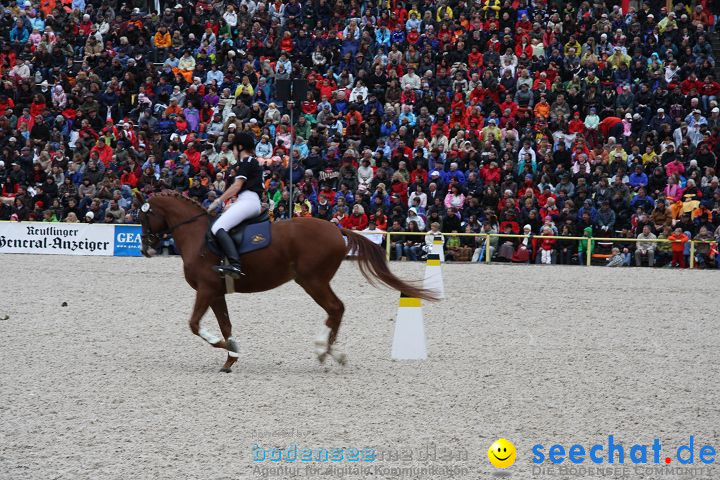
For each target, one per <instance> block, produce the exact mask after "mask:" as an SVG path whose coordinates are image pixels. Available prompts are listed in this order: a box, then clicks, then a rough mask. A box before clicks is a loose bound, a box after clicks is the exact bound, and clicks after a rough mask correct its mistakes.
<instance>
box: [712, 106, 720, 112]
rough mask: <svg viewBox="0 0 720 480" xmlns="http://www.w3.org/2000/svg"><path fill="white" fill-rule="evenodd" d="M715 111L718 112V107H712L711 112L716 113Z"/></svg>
mask: <svg viewBox="0 0 720 480" xmlns="http://www.w3.org/2000/svg"><path fill="white" fill-rule="evenodd" d="M717 112H720V108H718V107H715V108H713V109H712V113H717Z"/></svg>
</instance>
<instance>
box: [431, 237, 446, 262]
mask: <svg viewBox="0 0 720 480" xmlns="http://www.w3.org/2000/svg"><path fill="white" fill-rule="evenodd" d="M431 253H437V254H438V255H439V258H440V261H441V262H444V261H445V248H444V245H443V239H442V236H440V235H435V238H434V239H433V246H432V251H431Z"/></svg>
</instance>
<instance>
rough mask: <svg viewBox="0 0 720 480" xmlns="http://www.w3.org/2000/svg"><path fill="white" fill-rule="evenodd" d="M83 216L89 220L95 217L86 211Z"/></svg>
mask: <svg viewBox="0 0 720 480" xmlns="http://www.w3.org/2000/svg"><path fill="white" fill-rule="evenodd" d="M85 218H89V219H90V220H92V219H93V218H95V214H94V213H93V212H87V213H86V214H85Z"/></svg>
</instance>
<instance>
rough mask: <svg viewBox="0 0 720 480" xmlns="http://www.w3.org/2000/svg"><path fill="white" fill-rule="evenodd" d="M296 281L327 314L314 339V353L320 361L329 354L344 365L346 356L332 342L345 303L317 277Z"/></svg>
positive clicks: (328, 285)
mask: <svg viewBox="0 0 720 480" xmlns="http://www.w3.org/2000/svg"><path fill="white" fill-rule="evenodd" d="M296 281H297V283H298V284H299V285H300V286H301V287H303V288H304V289H305V291H306V292H307V293H308V295H310V296H311V297H312V298H313V300H315V302H316V303H317V304H318V305H320V306H321V307H322V308H323V309H324V310H325V311H326V312H327V314H328V317H327V320H325V326H324V327H323V329H322V331H321V332H320V334H319V335H318V337H317V338H316V339H315V354H316V355H317V357H318V360H320V363H322V362H324V361H325V358H326V356H327V355H328V354H329V355H330V356H331V357H333V358H334V359H335V361H337V362H338V363H339V364H341V365H345V363H346V362H347V356H346V355H345V354H344V353H342V352H340V351H338V350H337V348H335V349H333V344H334V343H335V340H337V334H338V330H339V329H340V323H341V322H342V316H343V314H344V313H345V305H343V303H342V301H340V299H339V298H338V297H337V295H335V292H333V291H332V288H330V284H329V283H328V282H326V281H321V280H317V279H315V280H307V281H306V280H296Z"/></svg>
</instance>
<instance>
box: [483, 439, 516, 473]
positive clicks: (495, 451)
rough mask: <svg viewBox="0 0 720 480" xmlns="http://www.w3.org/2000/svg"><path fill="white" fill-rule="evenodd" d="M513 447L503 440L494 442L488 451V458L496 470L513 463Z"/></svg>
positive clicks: (514, 452)
mask: <svg viewBox="0 0 720 480" xmlns="http://www.w3.org/2000/svg"><path fill="white" fill-rule="evenodd" d="M516 453H517V452H516V451H515V445H513V444H512V443H510V442H508V441H507V440H505V439H504V438H501V439H500V440H496V441H495V443H493V444H492V445H490V448H489V449H488V458H489V459H490V463H492V464H493V465H495V466H496V467H497V468H507V467H509V466H510V465H512V464H513V463H515V454H516Z"/></svg>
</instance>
